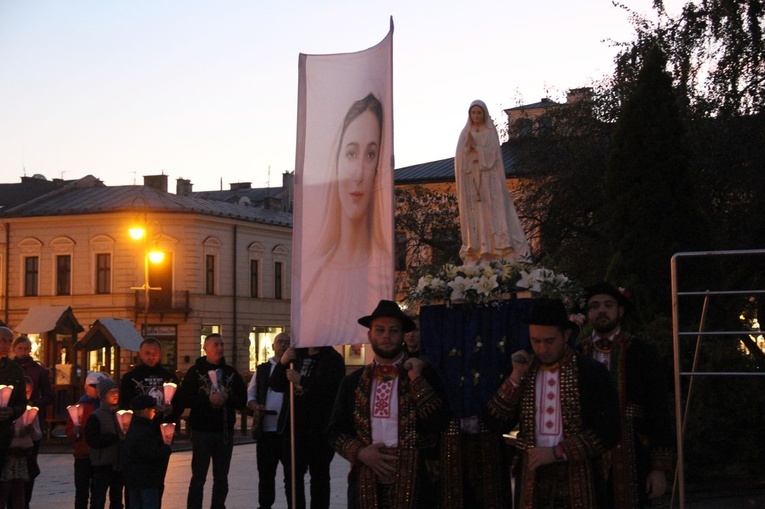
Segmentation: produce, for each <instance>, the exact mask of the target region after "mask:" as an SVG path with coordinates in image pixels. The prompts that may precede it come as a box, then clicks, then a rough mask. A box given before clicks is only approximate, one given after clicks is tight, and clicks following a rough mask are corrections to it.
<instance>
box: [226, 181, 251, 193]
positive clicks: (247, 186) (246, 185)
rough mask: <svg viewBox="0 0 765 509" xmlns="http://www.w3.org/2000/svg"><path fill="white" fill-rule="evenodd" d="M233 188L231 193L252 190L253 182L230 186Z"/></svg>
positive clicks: (236, 183)
mask: <svg viewBox="0 0 765 509" xmlns="http://www.w3.org/2000/svg"><path fill="white" fill-rule="evenodd" d="M229 185H230V186H231V189H230V190H231V191H240V190H242V189H252V182H234V183H233V184H229Z"/></svg>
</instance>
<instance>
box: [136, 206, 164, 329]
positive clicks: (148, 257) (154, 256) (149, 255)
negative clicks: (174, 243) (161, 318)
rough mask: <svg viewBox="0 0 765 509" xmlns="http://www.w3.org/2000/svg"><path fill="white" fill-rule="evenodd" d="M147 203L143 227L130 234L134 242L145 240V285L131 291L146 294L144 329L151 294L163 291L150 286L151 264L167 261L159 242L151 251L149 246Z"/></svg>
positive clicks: (154, 244)
mask: <svg viewBox="0 0 765 509" xmlns="http://www.w3.org/2000/svg"><path fill="white" fill-rule="evenodd" d="M145 206H146V202H144V212H143V225H141V226H133V227H131V228H130V230H129V233H130V237H131V238H132V239H134V240H141V239H143V285H141V286H131V287H130V289H131V290H142V291H143V292H144V299H143V324H144V328H145V327H146V324H147V322H148V317H149V292H150V291H151V290H162V287H161V286H151V285H149V262H150V261H151V263H155V264H157V263H162V261H163V260H164V259H165V253H163V252H162V251H161V250H160V249H159V248H158V247H157V241H156V240H154V241H153V242H152V248H151V250H149V246H148V238H147V237H148V232H147V227H148V225H149V223H148V221H147V215H146V209H145Z"/></svg>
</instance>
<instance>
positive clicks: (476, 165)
mask: <svg viewBox="0 0 765 509" xmlns="http://www.w3.org/2000/svg"><path fill="white" fill-rule="evenodd" d="M454 174H455V179H456V181H457V197H458V201H459V211H460V232H461V233H462V248H461V249H460V258H461V259H462V261H463V263H465V264H471V263H477V262H478V261H479V260H491V259H499V258H502V259H505V260H508V261H518V260H524V259H528V258H529V256H530V250H529V244H528V241H527V240H526V234H525V233H524V231H523V227H522V226H521V223H520V221H519V220H518V213H517V212H516V211H515V206H514V205H513V200H512V198H511V197H510V192H509V191H508V189H507V182H506V177H505V167H504V164H503V163H502V150H501V149H500V145H499V136H498V135H497V131H496V128H495V127H494V123H493V122H492V120H491V116H490V115H489V110H488V109H487V108H486V104H484V102H483V101H473V102H472V103H471V104H470V108H469V110H468V121H467V124H466V125H465V128H464V129H463V130H462V133H460V138H459V142H458V143H457V153H456V155H455V157H454Z"/></svg>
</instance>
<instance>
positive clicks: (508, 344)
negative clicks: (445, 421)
mask: <svg viewBox="0 0 765 509" xmlns="http://www.w3.org/2000/svg"><path fill="white" fill-rule="evenodd" d="M535 300H536V299H531V298H515V299H507V300H498V301H494V302H491V303H488V304H482V305H472V304H451V305H450V306H446V305H438V306H422V307H421V308H420V333H421V337H422V350H423V352H424V353H425V355H427V358H428V361H429V363H430V365H431V366H433V368H434V369H435V370H436V371H437V372H438V374H439V375H440V376H441V380H442V381H443V382H444V386H445V388H446V392H447V394H448V397H449V407H450V409H451V411H452V415H453V416H454V417H457V418H462V417H470V416H473V415H481V414H482V413H483V412H484V410H485V408H486V403H488V401H489V399H491V397H492V396H493V395H494V393H495V392H496V391H497V389H498V388H499V386H500V384H501V383H502V380H503V379H504V378H505V377H506V376H507V375H509V374H510V370H511V367H512V362H511V361H510V355H511V354H512V353H513V352H515V351H516V350H519V349H521V348H529V347H530V343H529V327H528V325H526V324H525V323H523V321H522V318H523V317H525V316H527V315H528V313H529V311H530V310H531V306H532V305H533V303H534V302H535Z"/></svg>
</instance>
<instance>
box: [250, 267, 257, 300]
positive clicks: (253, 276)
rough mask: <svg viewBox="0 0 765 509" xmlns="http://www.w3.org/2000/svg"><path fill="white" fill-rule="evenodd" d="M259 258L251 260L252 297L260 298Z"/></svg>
mask: <svg viewBox="0 0 765 509" xmlns="http://www.w3.org/2000/svg"><path fill="white" fill-rule="evenodd" d="M258 265H259V263H258V260H250V297H253V298H255V299H257V298H258V277H259V274H258V269H259V267H258Z"/></svg>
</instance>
